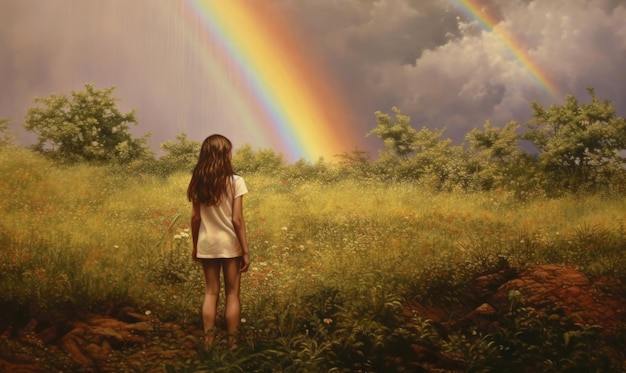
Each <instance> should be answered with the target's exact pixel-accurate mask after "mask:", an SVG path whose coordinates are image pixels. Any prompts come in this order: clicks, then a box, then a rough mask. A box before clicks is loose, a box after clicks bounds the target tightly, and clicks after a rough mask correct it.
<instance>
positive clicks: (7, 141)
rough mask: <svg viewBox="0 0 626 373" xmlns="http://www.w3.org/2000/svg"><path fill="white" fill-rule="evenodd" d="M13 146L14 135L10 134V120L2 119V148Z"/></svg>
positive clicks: (0, 126) (0, 129) (0, 123)
mask: <svg viewBox="0 0 626 373" xmlns="http://www.w3.org/2000/svg"><path fill="white" fill-rule="evenodd" d="M11 144H13V135H12V134H11V133H10V132H9V120H8V119H0V148H1V147H4V146H9V145H11Z"/></svg>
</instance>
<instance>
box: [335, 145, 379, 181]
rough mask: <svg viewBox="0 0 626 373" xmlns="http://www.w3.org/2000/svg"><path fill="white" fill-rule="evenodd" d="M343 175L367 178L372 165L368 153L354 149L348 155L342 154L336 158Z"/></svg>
mask: <svg viewBox="0 0 626 373" xmlns="http://www.w3.org/2000/svg"><path fill="white" fill-rule="evenodd" d="M336 157H337V158H339V165H340V166H341V169H342V171H343V172H344V173H346V174H349V175H356V176H360V177H367V176H369V174H370V173H371V169H372V165H371V161H370V153H369V152H368V151H365V150H360V149H354V150H353V151H351V152H350V153H348V152H343V153H341V154H339V155H337V156H336Z"/></svg>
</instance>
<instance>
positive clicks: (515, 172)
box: [465, 120, 530, 189]
mask: <svg viewBox="0 0 626 373" xmlns="http://www.w3.org/2000/svg"><path fill="white" fill-rule="evenodd" d="M519 128H520V125H519V123H517V122H516V121H514V120H512V121H510V122H508V123H506V124H505V125H504V127H502V128H499V127H493V126H491V123H490V121H489V120H487V121H485V124H484V125H483V130H482V131H481V130H479V129H476V128H474V129H473V130H472V131H470V132H469V133H468V134H467V135H466V136H465V139H466V140H468V141H469V143H470V151H473V152H474V159H475V160H476V162H475V163H474V164H475V170H474V173H475V175H474V176H475V178H476V182H477V183H478V184H479V185H480V188H481V189H492V188H495V187H511V186H516V187H517V186H520V185H523V187H524V188H525V187H526V186H527V185H526V184H527V183H526V182H524V180H526V179H528V172H527V170H529V165H530V157H529V156H528V155H527V154H526V153H524V152H523V151H522V150H520V148H519V147H518V141H519V140H520V135H518V134H517V130H518V129H519Z"/></svg>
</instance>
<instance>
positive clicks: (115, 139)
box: [24, 84, 150, 163]
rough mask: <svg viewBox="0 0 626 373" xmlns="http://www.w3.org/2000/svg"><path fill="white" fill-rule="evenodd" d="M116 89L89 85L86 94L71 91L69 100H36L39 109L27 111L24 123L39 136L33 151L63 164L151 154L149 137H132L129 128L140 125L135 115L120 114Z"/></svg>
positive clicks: (122, 159)
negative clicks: (132, 125) (115, 96)
mask: <svg viewBox="0 0 626 373" xmlns="http://www.w3.org/2000/svg"><path fill="white" fill-rule="evenodd" d="M114 90H115V87H110V88H107V89H104V90H98V89H95V88H94V86H93V85H92V84H86V85H85V90H84V91H79V92H76V91H72V94H71V96H70V97H68V96H66V95H56V94H53V95H51V96H49V97H46V98H36V99H35V101H34V102H35V104H36V105H37V106H36V107H34V108H31V109H30V110H28V112H27V114H26V120H25V123H24V127H25V128H26V130H27V131H30V132H33V133H35V134H37V135H38V140H37V143H36V144H35V145H34V146H33V148H34V149H35V150H36V151H38V152H40V153H43V154H45V155H48V156H50V157H51V158H53V159H57V160H60V161H64V162H77V161H87V162H111V161H115V162H119V163H129V162H130V161H133V160H136V159H140V158H142V157H145V156H146V155H148V154H150V151H149V148H148V146H147V139H148V137H149V136H150V134H149V133H148V134H147V135H145V136H144V137H142V138H133V136H132V135H131V134H130V133H129V125H130V124H134V125H137V124H138V122H137V119H136V118H135V112H134V111H131V112H130V113H126V114H122V113H120V111H119V110H118V108H117V106H116V103H117V101H118V100H117V99H116V98H114V97H113V96H112V94H113V91H114Z"/></svg>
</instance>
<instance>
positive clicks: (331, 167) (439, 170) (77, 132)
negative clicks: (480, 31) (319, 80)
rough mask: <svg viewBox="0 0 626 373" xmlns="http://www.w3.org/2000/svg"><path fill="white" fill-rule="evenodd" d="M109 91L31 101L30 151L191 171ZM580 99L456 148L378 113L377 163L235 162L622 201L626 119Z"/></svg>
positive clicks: (192, 158)
mask: <svg viewBox="0 0 626 373" xmlns="http://www.w3.org/2000/svg"><path fill="white" fill-rule="evenodd" d="M113 91H114V87H111V88H108V89H104V90H98V89H96V88H94V87H93V85H90V84H87V85H86V86H85V89H84V90H83V91H79V92H72V93H71V95H70V96H65V95H52V96H49V97H46V98H38V99H35V101H34V104H35V106H34V107H33V108H31V109H30V110H29V111H28V112H27V115H26V118H25V121H24V128H25V129H26V130H27V131H29V132H32V133H34V134H35V135H37V142H36V143H35V144H34V145H32V146H30V147H29V149H31V150H32V151H35V152H37V153H39V154H41V155H42V156H43V157H46V158H48V159H50V160H51V161H52V162H54V163H55V164H59V165H66V166H67V165H72V164H77V163H90V164H94V165H105V166H110V167H114V168H115V169H116V170H122V171H123V172H132V173H146V174H155V175H160V176H163V177H166V176H168V175H170V174H172V173H175V172H181V171H182V172H190V171H191V169H192V168H193V165H194V164H195V162H196V157H197V154H198V150H199V148H200V143H199V142H196V141H192V140H189V139H188V138H187V135H186V134H184V133H181V134H179V135H177V136H176V138H175V140H174V141H167V142H165V143H162V144H161V145H160V148H161V149H162V151H163V154H164V155H162V156H160V157H156V155H155V153H154V152H153V151H152V150H150V148H149V146H148V145H147V140H148V138H149V136H150V134H149V133H148V134H147V135H145V136H143V137H140V138H136V137H133V136H132V134H130V132H129V128H130V127H129V126H130V125H137V123H138V122H137V119H136V118H135V113H134V111H131V112H130V113H126V114H123V113H120V112H119V110H118V109H117V106H116V102H117V99H115V98H114V97H113V96H112V93H113ZM588 92H589V96H590V101H589V102H588V103H580V102H579V101H578V100H577V99H576V98H575V97H573V96H571V95H568V96H566V102H565V103H564V104H563V105H553V106H551V107H549V108H545V107H543V106H541V105H539V104H538V103H536V102H533V103H531V105H532V109H533V117H532V119H531V120H529V121H528V122H527V123H524V124H519V123H518V122H516V121H510V122H508V123H505V124H504V125H503V126H501V127H498V126H492V125H491V123H490V122H489V121H486V122H485V123H484V125H483V127H482V128H481V129H478V128H475V129H473V130H472V131H470V132H469V133H467V134H466V136H465V142H464V143H463V144H461V145H453V144H452V140H451V139H449V138H444V137H443V135H444V131H445V130H444V129H435V130H433V129H429V128H426V127H423V128H422V129H420V130H416V129H415V128H413V127H412V126H411V123H410V118H409V117H408V116H405V115H402V113H401V112H400V110H399V109H397V108H395V107H394V108H393V109H392V113H391V114H387V113H383V112H376V113H375V115H376V120H377V126H376V128H374V129H373V130H372V131H370V132H369V133H367V134H366V135H367V136H376V137H378V138H379V139H380V140H381V141H382V142H383V146H382V150H381V151H380V152H379V154H377V155H376V157H373V155H372V154H370V153H369V152H367V151H363V150H359V149H355V150H353V151H350V152H345V153H342V154H338V155H336V159H331V160H326V159H319V160H318V161H316V162H313V163H311V162H308V161H305V160H303V159H301V160H299V161H297V162H295V163H293V164H287V163H286V162H285V160H284V158H283V155H282V154H280V153H276V152H275V151H273V150H271V149H260V150H254V149H252V147H251V146H249V145H245V146H242V147H241V148H239V149H236V151H235V154H234V157H233V163H234V166H235V168H236V171H237V172H238V173H241V174H244V175H245V174H253V173H263V174H268V175H272V176H276V177H277V178H280V179H281V180H283V181H284V182H286V183H287V182H291V183H298V182H307V181H313V180H316V181H321V182H332V181H337V180H342V179H345V178H357V179H363V180H388V181H390V182H395V181H407V182H415V183H419V184H420V185H423V186H424V187H425V188H430V189H434V190H438V191H489V190H503V191H506V192H510V193H514V194H515V195H517V196H519V197H522V198H528V197H535V196H546V197H554V196H559V195H562V194H565V193H606V194H611V195H613V194H624V192H626V169H625V168H624V164H625V163H626V158H625V157H624V151H625V150H626V120H625V119H624V118H622V117H619V116H617V114H616V112H615V108H614V106H613V103H612V102H611V101H609V100H600V99H599V98H598V97H597V96H596V94H595V92H594V90H593V89H591V88H590V89H588ZM522 143H525V144H526V145H525V146H524V147H522V146H521V144H522ZM14 146H15V145H14V141H13V139H12V138H11V136H10V134H9V131H8V120H0V147H2V148H11V147H14ZM524 148H532V149H533V150H532V151H526V150H524Z"/></svg>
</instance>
